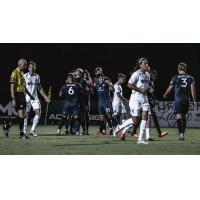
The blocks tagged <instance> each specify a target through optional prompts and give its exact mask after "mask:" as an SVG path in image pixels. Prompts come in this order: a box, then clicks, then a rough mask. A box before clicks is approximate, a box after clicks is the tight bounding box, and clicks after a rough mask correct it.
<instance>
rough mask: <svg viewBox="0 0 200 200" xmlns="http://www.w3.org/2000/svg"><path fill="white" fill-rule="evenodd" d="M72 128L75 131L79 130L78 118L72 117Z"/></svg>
mask: <svg viewBox="0 0 200 200" xmlns="http://www.w3.org/2000/svg"><path fill="white" fill-rule="evenodd" d="M74 130H75V131H76V132H79V130H80V121H79V118H76V119H74Z"/></svg>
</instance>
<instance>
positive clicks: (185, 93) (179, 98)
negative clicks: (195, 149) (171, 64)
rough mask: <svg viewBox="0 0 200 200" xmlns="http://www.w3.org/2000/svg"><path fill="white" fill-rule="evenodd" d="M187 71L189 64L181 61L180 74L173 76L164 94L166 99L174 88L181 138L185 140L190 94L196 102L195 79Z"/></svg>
mask: <svg viewBox="0 0 200 200" xmlns="http://www.w3.org/2000/svg"><path fill="white" fill-rule="evenodd" d="M186 71H187V65H186V64H185V63H179V65H178V75H176V76H174V77H172V80H171V82H170V85H169V87H168V88H167V90H166V92H165V94H164V98H165V99H166V98H167V97H168V95H169V94H170V92H171V91H172V90H173V89H174V93H175V96H174V98H175V113H176V118H177V127H178V130H179V139H180V140H184V135H185V129H186V114H187V113H188V109H189V101H190V94H191V95H192V98H193V102H196V89H195V81H194V78H193V77H192V76H190V75H188V74H187V73H186Z"/></svg>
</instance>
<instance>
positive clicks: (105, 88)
mask: <svg viewBox="0 0 200 200" xmlns="http://www.w3.org/2000/svg"><path fill="white" fill-rule="evenodd" d="M95 88H96V91H97V95H98V99H99V101H107V100H111V98H110V89H109V88H110V87H109V85H108V84H107V83H102V84H100V83H96V84H95Z"/></svg>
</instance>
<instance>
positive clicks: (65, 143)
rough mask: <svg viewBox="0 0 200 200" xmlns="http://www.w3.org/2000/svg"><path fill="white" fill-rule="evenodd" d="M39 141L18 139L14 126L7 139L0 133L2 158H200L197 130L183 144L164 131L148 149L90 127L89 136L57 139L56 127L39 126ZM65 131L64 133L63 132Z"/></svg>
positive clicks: (175, 133) (174, 135)
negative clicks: (96, 156) (135, 156)
mask: <svg viewBox="0 0 200 200" xmlns="http://www.w3.org/2000/svg"><path fill="white" fill-rule="evenodd" d="M37 130H38V134H39V137H37V138H34V137H32V136H31V139H30V140H24V139H23V140H21V139H18V127H17V126H13V127H12V128H11V130H10V136H9V138H6V137H5V136H4V134H3V131H2V130H1V133H0V154H1V155H188V154H189V155H195V154H200V132H199V129H187V134H186V138H185V139H186V140H185V141H179V140H178V135H177V130H176V129H174V128H169V129H165V130H167V131H168V132H169V134H168V135H167V136H165V137H163V138H158V137H157V135H156V132H155V130H154V129H153V130H152V138H153V139H155V140H156V141H152V142H150V144H148V145H141V144H140V145H138V144H136V140H135V139H134V138H132V137H131V135H128V137H127V140H126V141H121V140H120V139H119V138H117V137H116V138H113V137H112V136H103V137H96V134H95V133H96V131H97V130H98V127H91V135H90V136H66V135H64V134H62V135H60V136H58V135H56V134H55V133H56V130H57V126H38V129H37ZM63 131H64V129H63Z"/></svg>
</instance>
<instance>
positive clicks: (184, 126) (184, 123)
mask: <svg viewBox="0 0 200 200" xmlns="http://www.w3.org/2000/svg"><path fill="white" fill-rule="evenodd" d="M182 124H183V134H185V129H186V125H187V120H186V118H185V117H183V119H182Z"/></svg>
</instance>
